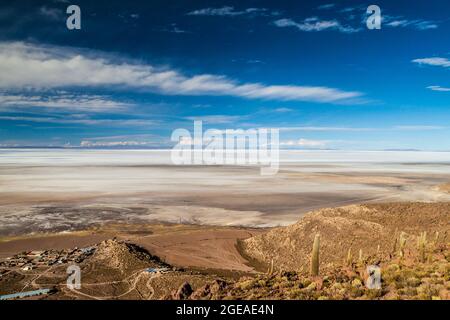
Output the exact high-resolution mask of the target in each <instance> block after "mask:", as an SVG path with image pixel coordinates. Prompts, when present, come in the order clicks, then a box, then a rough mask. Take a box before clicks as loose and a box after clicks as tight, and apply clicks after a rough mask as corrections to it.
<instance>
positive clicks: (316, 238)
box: [311, 233, 320, 276]
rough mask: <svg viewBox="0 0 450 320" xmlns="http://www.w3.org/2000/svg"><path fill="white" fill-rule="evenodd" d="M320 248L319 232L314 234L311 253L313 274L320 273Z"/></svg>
mask: <svg viewBox="0 0 450 320" xmlns="http://www.w3.org/2000/svg"><path fill="white" fill-rule="evenodd" d="M319 250H320V235H319V234H318V233H317V234H316V235H315V236H314V243H313V250H312V255H311V275H312V276H318V275H319Z"/></svg>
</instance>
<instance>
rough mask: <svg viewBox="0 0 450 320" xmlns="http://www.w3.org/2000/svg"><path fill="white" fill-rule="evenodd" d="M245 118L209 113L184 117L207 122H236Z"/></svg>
mask: <svg viewBox="0 0 450 320" xmlns="http://www.w3.org/2000/svg"><path fill="white" fill-rule="evenodd" d="M244 118H246V117H245V116H229V115H211V116H193V117H186V119H187V120H190V121H196V120H200V121H203V122H205V123H209V124H229V123H236V122H237V121H240V120H242V119H244Z"/></svg>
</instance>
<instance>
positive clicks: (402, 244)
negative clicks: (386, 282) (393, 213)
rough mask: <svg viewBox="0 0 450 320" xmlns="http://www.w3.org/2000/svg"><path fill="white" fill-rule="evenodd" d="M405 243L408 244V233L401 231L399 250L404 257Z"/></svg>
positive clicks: (401, 256)
mask: <svg viewBox="0 0 450 320" xmlns="http://www.w3.org/2000/svg"><path fill="white" fill-rule="evenodd" d="M405 245H406V233H404V232H403V231H402V232H401V233H400V239H399V251H398V254H399V256H400V258H403V257H404V256H405Z"/></svg>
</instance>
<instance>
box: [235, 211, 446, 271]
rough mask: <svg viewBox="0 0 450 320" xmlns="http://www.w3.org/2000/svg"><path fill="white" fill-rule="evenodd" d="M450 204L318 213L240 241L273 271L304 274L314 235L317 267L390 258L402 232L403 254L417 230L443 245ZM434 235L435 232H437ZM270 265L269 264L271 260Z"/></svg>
mask: <svg viewBox="0 0 450 320" xmlns="http://www.w3.org/2000/svg"><path fill="white" fill-rule="evenodd" d="M449 217H450V203H393V204H370V205H352V206H346V207H342V208H335V209H322V210H318V211H315V212H311V213H309V214H307V215H305V216H304V217H303V218H302V219H301V220H300V221H299V222H297V223H295V224H294V225H291V226H288V227H282V228H276V229H273V230H271V231H269V232H268V233H265V234H262V235H259V236H256V237H253V238H250V239H247V240H245V241H242V242H241V243H240V247H241V250H242V251H243V252H244V254H245V255H247V256H248V257H249V258H251V259H253V260H256V261H258V262H260V263H261V264H263V265H265V268H269V266H270V265H271V264H272V263H273V270H274V271H282V270H284V271H299V270H307V269H308V268H309V263H310V259H311V248H312V245H313V240H314V237H315V235H316V234H320V268H321V269H322V270H324V269H326V268H329V267H331V264H332V263H342V262H343V261H345V260H346V259H348V256H351V257H355V258H356V257H357V258H359V256H360V255H361V258H363V259H364V258H366V257H369V256H374V255H381V256H389V255H391V254H392V253H393V252H394V251H395V246H396V243H397V242H398V239H399V236H400V234H401V233H403V238H405V239H406V240H407V241H406V244H405V246H406V248H405V250H411V249H412V248H413V247H415V244H416V242H417V239H418V237H419V235H420V234H421V233H422V232H426V233H427V234H428V237H435V236H436V235H437V236H438V237H439V239H440V240H441V241H444V242H445V241H448V234H449V232H450V222H449V219H450V218H449ZM436 232H437V233H436ZM272 261H273V262H272Z"/></svg>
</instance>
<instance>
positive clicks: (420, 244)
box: [417, 231, 427, 262]
mask: <svg viewBox="0 0 450 320" xmlns="http://www.w3.org/2000/svg"><path fill="white" fill-rule="evenodd" d="M426 246H427V232H426V231H424V232H422V233H421V234H420V236H419V237H418V238H417V249H418V250H419V257H420V261H421V262H425V260H426Z"/></svg>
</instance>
